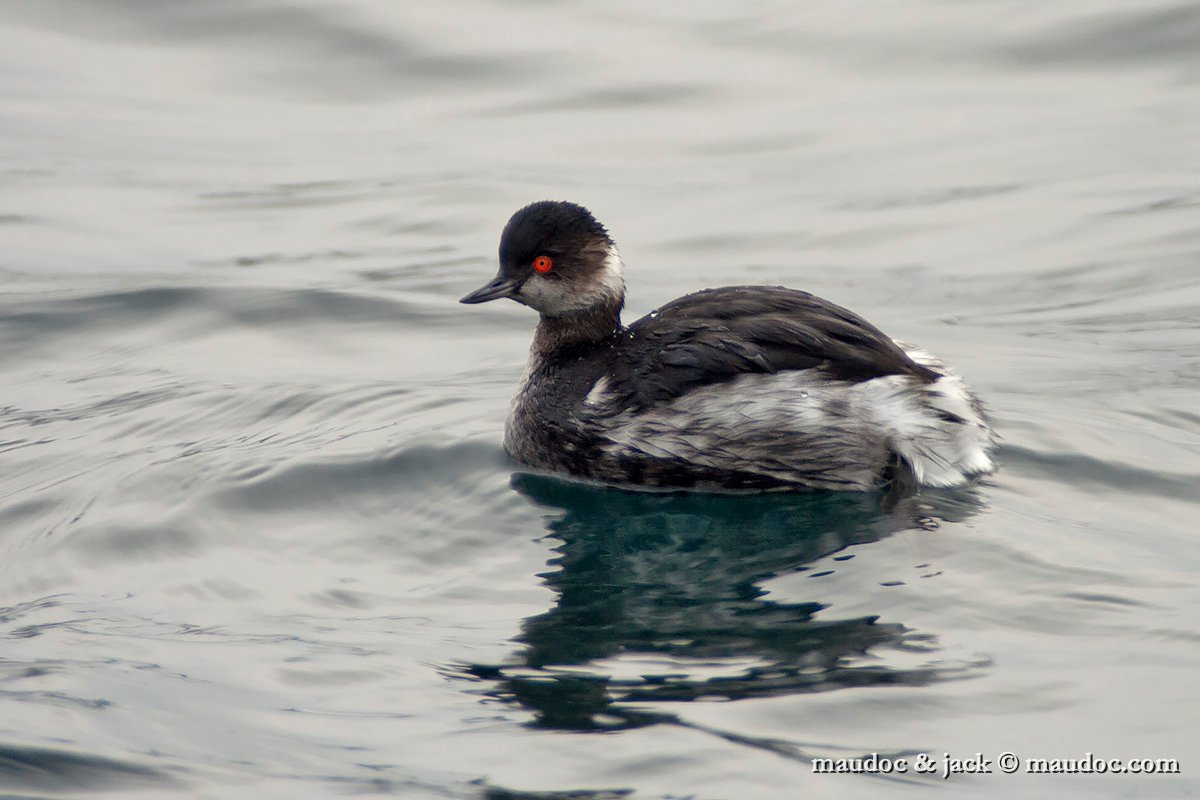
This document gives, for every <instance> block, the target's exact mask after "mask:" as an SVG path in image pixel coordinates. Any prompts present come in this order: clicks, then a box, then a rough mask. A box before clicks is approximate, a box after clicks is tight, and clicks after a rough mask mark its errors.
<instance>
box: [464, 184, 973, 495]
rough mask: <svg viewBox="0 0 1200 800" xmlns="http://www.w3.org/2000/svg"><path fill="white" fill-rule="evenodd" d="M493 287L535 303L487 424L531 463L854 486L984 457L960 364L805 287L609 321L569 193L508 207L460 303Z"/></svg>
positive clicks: (627, 474) (597, 251)
mask: <svg viewBox="0 0 1200 800" xmlns="http://www.w3.org/2000/svg"><path fill="white" fill-rule="evenodd" d="M535 263H536V265H537V266H538V267H543V268H545V269H544V270H543V269H535ZM500 297H509V298H511V299H514V300H516V301H518V302H520V303H523V304H525V305H528V306H531V307H532V308H534V309H536V310H537V311H539V313H540V314H541V320H540V322H539V324H538V327H537V330H536V332H535V335H534V342H533V346H532V348H531V352H530V361H529V366H528V369H527V371H526V375H525V377H524V378H523V379H522V382H521V385H520V387H519V389H518V391H517V394H516V397H515V398H514V400H513V405H512V409H511V412H510V415H509V419H508V423H507V426H506V431H505V448H506V449H507V450H508V452H509V453H510V454H511V455H512V456H513V457H514V458H515V459H516V460H518V461H520V462H522V463H525V464H528V465H530V466H532V467H537V468H541V469H546V470H551V471H558V472H566V473H570V474H573V475H577V476H580V477H584V478H591V479H595V480H601V481H606V482H612V483H622V484H637V485H646V486H657V487H686V488H704V489H774V488H788V487H793V488H798V487H810V488H830V489H857V490H864V489H870V488H873V487H876V486H879V485H880V484H881V483H883V482H884V481H886V480H889V479H892V478H896V477H909V478H912V479H915V480H916V481H917V482H920V483H925V484H930V485H937V486H947V485H954V484H958V483H962V482H963V481H965V480H966V479H968V478H969V477H970V476H971V475H974V474H978V473H982V472H987V471H990V470H991V469H992V464H991V460H990V458H989V456H988V451H989V449H990V447H991V443H992V434H991V430H990V428H989V427H988V424H987V422H986V420H985V418H984V415H983V412H982V408H981V406H980V404H979V402H978V400H977V399H976V398H975V397H974V395H972V394H971V393H970V391H969V390H968V389H967V388H966V386H965V385H964V384H963V382H962V381H961V379H959V378H958V377H957V376H956V375H954V374H953V373H952V372H950V371H949V370H948V369H946V367H945V365H943V364H942V363H941V362H940V361H938V360H937V359H935V358H934V357H932V356H930V355H928V354H926V353H924V352H922V351H919V350H917V349H915V348H912V347H909V346H906V345H902V344H900V343H897V342H895V341H893V340H892V339H891V338H889V337H888V336H887V335H885V334H884V333H882V332H881V331H880V330H879V329H877V328H876V327H874V326H873V325H871V324H870V323H869V322H867V321H866V320H864V319H863V318H862V317H860V316H858V315H857V314H855V313H853V312H851V311H848V310H847V309H844V308H842V307H840V306H837V305H835V304H833V303H830V302H828V301H826V300H823V299H821V298H819V297H816V296H814V295H811V294H809V293H807V292H801V291H797V290H794V289H787V288H784V287H772V286H734V287H725V288H721V289H707V290H704V291H700V292H696V293H694V294H689V295H686V296H684V297H681V298H679V299H677V300H674V301H672V302H670V303H668V304H667V305H665V306H663V307H661V308H660V309H658V310H657V311H654V312H651V313H650V314H649V315H647V316H645V317H643V318H642V319H639V320H637V321H636V322H634V323H632V324H631V325H629V326H628V327H624V326H622V325H621V322H620V312H621V308H622V306H623V304H624V278H623V268H622V264H621V259H620V255H619V253H618V251H617V249H616V245H615V244H614V243H613V241H612V239H611V237H609V235H608V232H607V231H606V230H605V229H604V227H603V226H602V225H600V224H599V223H598V222H597V221H596V220H595V218H594V217H592V215H591V214H590V213H589V212H588V211H587V210H586V209H584V208H583V207H581V206H577V205H574V204H571V203H560V202H550V201H546V202H542V203H534V204H532V205H530V206H527V207H525V208H523V209H521V210H520V211H518V212H517V213H516V214H514V215H513V217H512V219H511V220H510V221H509V223H508V225H507V226H506V228H505V230H504V233H503V235H502V237H501V245H500V272H499V274H498V275H497V276H496V278H495V279H494V280H493V281H492V282H491V283H489V284H488V285H486V286H484V287H482V288H481V289H479V290H477V291H476V292H473V293H471V294H470V295H468V296H466V297H464V298H463V302H467V303H475V302H484V301H487V300H492V299H497V298H500Z"/></svg>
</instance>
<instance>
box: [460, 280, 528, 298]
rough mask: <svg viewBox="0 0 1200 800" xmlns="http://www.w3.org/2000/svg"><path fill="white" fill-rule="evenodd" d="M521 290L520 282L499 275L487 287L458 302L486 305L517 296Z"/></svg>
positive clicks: (480, 288) (482, 287)
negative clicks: (492, 301)
mask: <svg viewBox="0 0 1200 800" xmlns="http://www.w3.org/2000/svg"><path fill="white" fill-rule="evenodd" d="M520 288H521V282H520V281H517V280H514V279H512V278H506V277H504V276H503V275H497V276H496V277H495V278H493V279H492V281H491V282H490V283H488V284H487V285H486V286H480V287H479V288H478V289H476V290H475V291H473V292H471V293H470V294H469V295H467V296H466V297H463V298H461V299H459V301H458V302H460V303H467V304H474V303H486V302H487V301H489V300H499V299H500V298H501V297H512V296H513V295H514V294H516V292H517V289H520Z"/></svg>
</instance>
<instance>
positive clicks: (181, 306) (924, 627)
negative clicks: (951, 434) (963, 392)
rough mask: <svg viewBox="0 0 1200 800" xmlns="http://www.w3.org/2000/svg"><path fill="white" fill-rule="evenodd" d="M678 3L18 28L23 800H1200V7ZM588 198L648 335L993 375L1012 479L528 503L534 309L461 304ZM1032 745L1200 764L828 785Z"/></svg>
mask: <svg viewBox="0 0 1200 800" xmlns="http://www.w3.org/2000/svg"><path fill="white" fill-rule="evenodd" d="M644 5H645V4H642V3H633V2H614V3H606V4H585V3H581V2H557V3H516V2H507V3H505V2H488V3H485V2H466V1H465V0H463V1H461V2H460V1H458V0H456V2H453V3H440V4H428V7H422V8H417V7H415V6H414V5H413V4H379V3H368V2H365V1H363V0H349V1H348V2H339V3H333V2H330V1H329V0H308V1H307V2H306V1H304V0H296V1H294V2H282V1H280V2H273V1H272V0H257V1H256V2H240V1H239V2H232V0H230V1H228V2H210V3H203V4H198V3H193V2H183V1H182V0H173V1H170V2H168V1H167V0H153V1H151V0H106V2H83V0H39V2H37V3H9V4H6V5H5V6H4V7H3V9H2V10H0V15H2V16H0V18H2V19H3V23H4V24H3V26H2V27H0V44H2V45H3V46H0V67H2V68H0V85H2V87H3V92H0V97H2V98H3V99H2V100H0V116H2V125H0V130H2V131H3V133H2V134H0V169H2V180H0V237H2V240H3V248H0V376H2V377H0V380H2V384H0V385H2V386H3V394H2V397H0V464H2V469H0V791H4V792H8V793H9V794H10V795H11V796H14V797H16V796H19V797H64V796H75V795H78V794H85V793H107V794H108V795H110V796H113V797H127V796H172V797H181V796H183V797H285V796H286V797H298V796H312V797H327V796H337V795H342V794H371V793H377V794H394V795H397V796H404V797H421V798H425V797H428V798H481V797H485V798H493V800H496V799H499V798H525V800H530V799H531V798H536V799H537V800H549V799H550V798H572V799H573V800H583V799H584V798H590V799H591V800H604V799H605V798H626V797H636V798H664V797H676V798H677V797H696V798H706V799H707V798H746V797H797V796H821V797H824V796H838V797H842V798H857V797H863V798H874V797H879V796H888V797H893V796H894V797H913V798H917V797H928V796H930V794H931V793H932V792H934V791H937V790H940V791H941V792H942V793H943V794H946V793H950V794H948V795H947V796H956V797H957V796H973V797H975V796H977V797H1011V796H1017V795H1020V796H1048V795H1053V796H1056V797H1087V798H1094V797H1139V798H1146V797H1180V796H1184V795H1187V794H1191V793H1195V792H1196V791H1197V789H1200V780H1198V779H1197V775H1198V774H1200V773H1198V772H1197V770H1200V764H1198V763H1197V762H1196V755H1195V753H1196V752H1197V744H1198V743H1200V737H1198V730H1200V728H1198V723H1200V719H1198V716H1197V711H1196V709H1197V708H1200V705H1198V702H1200V690H1198V689H1197V682H1196V679H1195V678H1196V674H1197V668H1198V667H1200V623H1198V621H1197V620H1198V614H1197V610H1198V609H1200V589H1198V588H1197V584H1198V581H1197V571H1198V568H1200V555H1198V552H1200V551H1198V550H1197V548H1196V546H1195V525H1194V520H1195V518H1196V513H1197V511H1198V508H1197V504H1198V503H1200V489H1198V486H1200V459H1198V453H1200V412H1198V411H1197V408H1198V407H1200V403H1198V402H1197V401H1198V400H1200V392H1198V390H1200V334H1198V333H1197V330H1198V328H1200V226H1198V225H1197V219H1198V217H1197V213H1198V210H1200V188H1198V187H1200V148H1198V147H1197V146H1196V143H1197V142H1200V49H1198V48H1197V47H1196V46H1195V42H1196V40H1197V35H1200V9H1198V8H1197V6H1196V5H1195V4H1185V3H1179V2H1157V0H1146V2H1140V3H1136V4H1130V3H1120V2H1116V1H1115V0H1101V1H1100V2H1097V0H1088V1H1087V2H1084V0H1073V1H1072V2H1061V3H1056V4H1053V7H1051V6H1050V5H1048V4H1029V3H1026V2H1019V1H1018V0H987V1H986V2H975V3H966V4H961V3H960V4H945V3H937V2H933V0H923V1H922V2H912V1H911V0H910V1H909V2H903V3H900V2H895V3H878V2H872V3H867V2H861V3H849V4H847V3H834V2H818V3H804V4H785V3H773V2H754V3H742V4H735V5H729V4H715V3H689V4H686V5H685V4H667V5H659V6H654V7H652V8H650V9H647V8H645V7H644ZM543 197H555V198H564V199H572V200H576V201H579V202H582V203H585V204H587V205H589V206H590V207H592V208H593V210H594V211H595V212H596V213H597V214H598V215H599V217H600V218H601V219H602V220H603V221H604V222H606V223H607V224H608V226H609V227H610V229H611V230H612V231H613V233H614V235H615V237H616V238H617V241H618V242H619V243H620V244H621V246H622V250H623V252H624V255H625V259H626V262H627V265H628V271H629V275H628V278H629V283H630V290H631V295H630V306H631V310H632V312H633V313H634V314H641V313H645V312H647V311H649V310H650V309H652V308H654V307H655V306H657V305H660V304H661V303H663V302H665V301H666V300H669V299H671V298H673V297H675V296H677V295H679V294H682V293H684V292H687V291H690V290H693V289H696V288H700V287H704V286H714V285H721V284H725V283H731V282H766V283H785V284H788V285H791V286H796V287H801V288H806V289H809V290H811V291H814V292H816V293H818V294H821V295H823V296H826V297H829V298H830V299H832V300H834V301H836V302H839V303H842V304H844V305H847V306H849V307H851V308H854V309H855V310H857V311H859V312H861V313H863V314H864V315H865V316H867V317H868V318H869V319H871V320H872V321H874V322H876V323H877V324H878V325H880V326H881V327H882V328H884V329H885V330H886V331H888V332H889V333H891V334H892V335H894V336H897V337H901V338H903V339H906V340H909V341H913V342H919V343H921V344H922V345H924V346H926V347H928V348H929V349H930V350H932V351H934V352H936V353H938V354H939V355H942V356H943V357H945V358H947V359H948V360H949V361H950V362H951V363H953V364H954V365H956V366H957V367H958V368H959V369H960V371H962V372H963V373H964V374H965V375H966V376H967V377H968V378H969V380H970V381H971V382H972V383H973V385H974V386H975V387H976V388H977V389H978V390H979V392H980V393H981V394H982V395H983V396H984V397H985V398H986V399H987V400H988V402H989V404H990V406H991V408H992V410H993V414H994V417H995V421H996V424H997V427H998V429H999V430H1000V432H1001V433H1002V435H1003V437H1004V438H1003V442H1002V445H1001V448H1000V451H999V462H1000V465H1001V469H1000V472H998V473H997V474H996V475H995V476H994V477H992V478H990V479H988V480H986V481H983V482H981V483H980V484H978V485H976V486H973V487H970V488H967V489H963V490H958V491H948V492H929V493H926V494H925V495H924V496H923V497H922V498H920V501H919V502H906V503H902V504H900V506H899V507H896V508H885V507H884V506H883V505H881V498H878V497H872V496H866V497H864V496H837V495H807V496H805V495H797V496H771V497H756V498H730V497H700V496H672V495H644V494H637V493H624V492H617V491H612V490H602V489H594V488H588V487H580V486H577V485H571V484H564V483H562V482H558V481H554V480H549V479H545V478H536V477H531V476H522V475H520V474H519V473H517V472H515V471H514V468H513V466H512V465H511V464H509V463H507V462H506V460H505V458H504V456H503V453H502V452H501V450H500V446H499V442H500V436H501V428H502V425H503V418H504V415H505V412H506V409H507V403H508V399H509V396H510V394H511V391H512V388H513V385H514V383H515V381H516V379H517V376H518V375H519V373H520V370H521V367H522V364H523V361H524V356H525V349H526V347H527V344H528V340H529V336H530V330H531V326H532V323H533V320H532V318H531V315H530V314H529V313H528V312H527V311H526V310H524V309H521V308H519V307H517V306H515V305H514V304H507V305H502V304H494V305H493V306H488V307H483V308H470V309H467V308H464V307H461V306H457V305H456V304H455V302H454V300H455V299H456V298H457V297H459V296H460V295H462V294H464V293H465V292H466V291H468V290H470V289H473V288H475V287H476V286H478V285H480V284H481V283H482V282H483V281H484V280H486V279H487V278H488V277H490V275H491V274H492V272H493V270H494V253H495V246H496V241H497V238H498V234H499V230H500V228H501V226H502V225H503V223H504V221H505V220H506V219H507V217H508V215H509V214H510V213H511V212H512V211H513V210H514V209H515V208H517V207H518V206H519V205H521V204H523V203H525V202H528V201H530V200H533V199H540V198H543ZM1004 751H1011V752H1014V753H1016V754H1018V755H1019V756H1020V757H1021V758H1022V759H1024V758H1048V759H1049V758H1075V759H1077V758H1081V757H1083V756H1084V754H1085V753H1089V752H1090V753H1093V754H1095V755H1096V756H1097V757H1100V758H1105V759H1111V758H1121V759H1133V758H1176V759H1179V760H1180V763H1181V771H1180V773H1179V774H1174V775H1109V774H1105V775H1096V774H1090V775H1089V774H1076V775H1034V774H1026V773H1025V772H1024V770H1021V771H1018V773H1017V774H1013V775H1004V774H1000V773H999V772H994V773H993V774H985V775H974V776H972V775H956V776H951V777H950V779H949V780H948V781H945V782H943V781H942V779H941V777H940V775H938V774H934V775H933V776H923V775H912V774H910V775H908V776H905V777H904V779H903V780H901V779H896V778H895V777H893V778H891V779H888V778H880V777H870V776H862V775H819V774H814V773H813V769H812V766H811V761H810V759H812V758H820V757H834V758H841V757H856V756H865V755H868V754H870V753H880V754H882V755H887V756H893V757H905V758H909V759H912V758H915V754H916V753H918V752H922V753H928V754H931V755H932V756H934V758H935V760H936V761H938V762H940V759H941V757H942V754H943V753H949V754H951V755H952V756H953V757H956V758H968V757H970V756H973V755H974V754H975V753H977V752H978V753H983V754H984V755H985V757H987V758H989V759H993V760H994V759H995V758H996V756H997V755H998V754H999V753H1002V752H1004ZM994 768H995V767H994V766H993V769H994Z"/></svg>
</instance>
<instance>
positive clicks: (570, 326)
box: [533, 301, 623, 356]
mask: <svg viewBox="0 0 1200 800" xmlns="http://www.w3.org/2000/svg"><path fill="white" fill-rule="evenodd" d="M622 305H623V303H622V302H620V301H618V302H616V303H612V304H608V305H604V306H598V307H596V308H589V309H587V310H586V311H575V312H571V313H569V314H563V315H562V316H555V317H548V316H545V315H543V316H542V319H541V321H540V322H538V326H537V330H536V331H534V334H533V350H534V352H536V353H538V354H539V355H541V356H550V355H553V354H554V353H557V352H559V351H562V350H565V349H567V348H569V347H573V346H576V345H581V344H595V343H596V342H600V341H603V340H604V339H606V338H608V337H609V336H611V335H612V334H613V333H615V332H617V331H619V330H621V306H622Z"/></svg>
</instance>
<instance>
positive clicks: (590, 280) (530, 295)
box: [513, 244, 625, 314]
mask: <svg viewBox="0 0 1200 800" xmlns="http://www.w3.org/2000/svg"><path fill="white" fill-rule="evenodd" d="M624 297H625V272H624V270H623V268H622V265H621V254H620V253H619V252H618V251H617V246H616V245H612V244H610V245H608V247H607V248H606V251H605V254H604V258H603V260H602V261H601V262H600V267H599V269H597V270H596V271H595V272H594V273H593V274H592V275H589V276H588V277H587V278H586V279H583V280H578V281H570V282H567V281H563V280H558V279H556V278H555V277H551V276H549V275H546V276H542V275H539V274H536V273H535V274H533V275H531V276H530V277H529V279H528V280H526V281H525V283H524V285H523V286H522V287H521V291H520V293H519V294H517V295H515V296H514V297H513V299H514V300H516V301H517V302H518V303H524V304H525V305H527V306H529V307H530V308H533V309H536V310H537V311H540V312H542V313H544V314H545V313H549V314H566V313H570V312H574V311H586V310H587V309H589V308H596V307H597V306H607V305H611V304H613V303H620V302H621V300H622V299H623V298H624Z"/></svg>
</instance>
